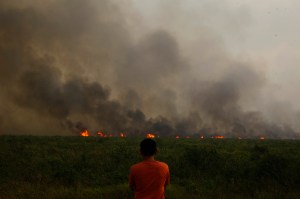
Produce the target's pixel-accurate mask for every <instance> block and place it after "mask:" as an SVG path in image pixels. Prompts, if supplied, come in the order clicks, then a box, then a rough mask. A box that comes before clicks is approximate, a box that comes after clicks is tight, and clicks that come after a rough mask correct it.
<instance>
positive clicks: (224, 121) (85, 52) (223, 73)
mask: <svg viewBox="0 0 300 199" xmlns="http://www.w3.org/2000/svg"><path fill="white" fill-rule="evenodd" d="M134 22H136V23H134ZM141 29H142V30H141ZM212 35H213V34H212V32H211V30H209V29H208V28H206V27H205V26H203V31H202V35H200V39H199V41H198V42H197V45H194V46H193V47H191V48H190V49H195V48H196V49H197V50H196V51H194V50H193V53H190V54H189V55H188V53H184V51H185V50H186V49H187V48H188V47H189V45H187V44H184V43H183V44H182V38H181V39H179V38H177V35H176V34H175V33H174V30H171V29H170V30H169V28H167V27H165V28H163V27H162V28H156V29H147V28H144V27H143V25H142V22H140V21H139V16H138V13H136V12H135V11H134V7H133V6H131V5H130V4H128V2H127V4H126V5H125V4H121V3H120V2H119V3H117V2H114V1H109V0H102V1H92V0H61V1H56V0H51V1H50V0H49V1H46V2H43V3H39V4H36V2H34V1H32V2H31V1H27V3H19V1H9V2H8V3H7V2H6V3H5V2H1V3H0V66H1V68H0V83H1V85H0V88H1V90H0V99H1V105H0V110H1V111H0V134H34V135H77V134H78V133H79V132H80V131H81V130H84V129H89V130H90V131H91V132H96V131H97V130H101V131H104V132H111V133H117V132H126V133H127V134H132V135H140V134H144V133H145V132H154V133H157V134H159V135H175V134H180V135H193V134H195V135H200V134H201V135H217V134H222V135H226V136H232V137H236V136H240V137H255V136H260V135H265V136H269V137H273V138H285V137H287V138H293V137H296V136H297V133H295V131H296V130H295V128H294V127H293V126H292V125H291V123H289V122H282V123H277V121H275V120H274V121H271V120H269V119H266V118H265V117H264V113H263V112H260V111H258V109H259V108H256V109H254V110H252V109H251V108H249V107H251V106H249V101H250V102H251V100H252V99H253V100H255V99H256V97H253V96H259V95H260V93H261V92H262V88H263V87H264V85H265V83H266V81H267V80H266V77H265V75H264V73H263V72H262V71H259V70H256V67H253V65H252V64H251V63H245V62H243V61H239V60H234V59H233V58H231V57H230V55H229V54H228V53H226V50H225V48H224V47H223V46H222V44H221V41H220V39H219V38H216V37H214V36H212ZM181 44H182V45H181ZM187 51H188V50H187ZM195 71H197V72H195ZM250 104H251V105H252V106H253V104H255V103H250ZM279 114H280V113H279Z"/></svg>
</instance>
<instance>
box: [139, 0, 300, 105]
mask: <svg viewBox="0 0 300 199" xmlns="http://www.w3.org/2000/svg"><path fill="white" fill-rule="evenodd" d="M133 2H134V4H135V6H136V8H137V9H138V10H139V11H140V12H139V13H140V14H141V15H142V17H143V20H144V21H145V22H144V23H145V26H146V27H149V28H157V27H160V26H163V27H164V26H166V25H167V26H169V27H170V29H173V30H174V32H176V34H179V35H180V36H181V37H182V39H183V40H185V41H191V42H193V40H194V41H195V40H197V35H198V34H199V31H201V30H199V29H201V28H202V27H203V26H207V27H209V28H210V29H212V30H213V31H214V34H216V36H218V37H220V39H221V40H223V42H224V45H225V48H226V49H228V50H230V52H231V54H232V55H233V56H236V57H239V58H242V59H250V60H251V61H255V62H257V63H262V64H263V65H262V66H256V67H265V71H266V72H267V73H266V74H267V77H268V79H269V80H270V82H269V85H268V86H269V87H271V88H272V89H271V91H270V90H269V91H268V92H271V93H268V94H270V95H275V96H276V97H278V99H281V100H284V101H288V102H291V103H292V104H293V105H294V106H295V108H300V104H299V103H298V102H299V101H300V94H299V92H298V90H299V88H298V86H299V85H300V78H299V77H300V66H299V63H300V62H299V61H300V39H299V35H300V25H299V24H300V12H299V8H300V2H299V1H297V0H287V1H282V0H266V1H260V0H224V1H219V0H204V1H198V0H185V1H181V0H175V1H174V0H169V1H168V0H163V1H159V0H157V1H155V0H152V1H139V0H133ZM273 89H274V90H273Z"/></svg>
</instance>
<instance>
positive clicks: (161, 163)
mask: <svg viewBox="0 0 300 199" xmlns="http://www.w3.org/2000/svg"><path fill="white" fill-rule="evenodd" d="M157 162H158V163H159V164H160V165H161V166H163V167H169V166H168V165H167V163H165V162H160V161H157Z"/></svg>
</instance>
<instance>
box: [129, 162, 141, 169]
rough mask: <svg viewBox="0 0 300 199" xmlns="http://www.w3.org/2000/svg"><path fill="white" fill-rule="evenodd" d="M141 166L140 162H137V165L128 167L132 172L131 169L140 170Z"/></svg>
mask: <svg viewBox="0 0 300 199" xmlns="http://www.w3.org/2000/svg"><path fill="white" fill-rule="evenodd" d="M141 166H142V162H138V163H136V164H134V165H132V166H131V167H130V169H131V170H132V169H137V168H140V167H141Z"/></svg>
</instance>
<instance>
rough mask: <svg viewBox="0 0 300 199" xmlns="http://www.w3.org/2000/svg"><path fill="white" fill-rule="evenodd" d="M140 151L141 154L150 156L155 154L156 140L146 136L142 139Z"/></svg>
mask: <svg viewBox="0 0 300 199" xmlns="http://www.w3.org/2000/svg"><path fill="white" fill-rule="evenodd" d="M140 147H141V153H142V155H143V156H152V155H154V154H156V152H157V149H156V142H155V141H154V140H153V139H150V138H146V139H144V140H143V141H142V142H141V144H140Z"/></svg>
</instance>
